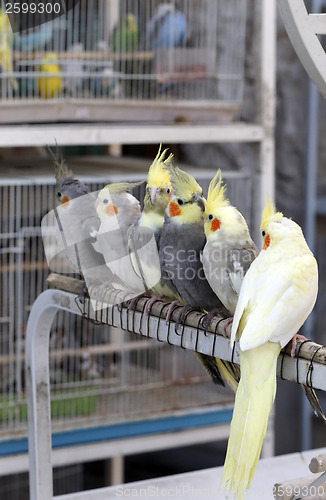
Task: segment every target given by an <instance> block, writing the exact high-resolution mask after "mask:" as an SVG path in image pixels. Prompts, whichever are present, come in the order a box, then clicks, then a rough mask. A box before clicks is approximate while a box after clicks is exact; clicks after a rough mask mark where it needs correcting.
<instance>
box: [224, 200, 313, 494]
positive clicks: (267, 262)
mask: <svg viewBox="0 0 326 500" xmlns="http://www.w3.org/2000/svg"><path fill="white" fill-rule="evenodd" d="M261 231H262V236H263V242H264V245H263V249H262V251H261V252H260V254H259V255H258V257H257V258H256V260H254V262H253V263H252V264H251V266H250V268H249V270H248V272H247V274H246V275H245V277H244V280H243V283H242V287H241V291H240V295H239V300H238V303H237V307H236V310H235V314H234V319H233V324H232V332H231V348H232V346H233V344H234V342H235V340H236V339H239V347H240V367H241V380H240V383H239V386H238V390H237V393H236V399H235V406H234V411H233V418H232V422H231V430H230V438H229V442H228V448H227V454H226V459H225V464H224V470H223V476H222V484H223V486H224V487H225V488H226V490H227V491H229V492H230V493H231V494H232V495H234V496H236V497H237V498H238V499H242V498H243V496H244V493H245V491H246V489H247V488H248V487H249V485H250V482H251V480H252V478H253V475H254V473H255V470H256V466H257V463H258V459H259V455H260V451H261V447H262V444H263V439H264V436H265V433H266V427H267V422H268V415H269V412H270V410H271V407H272V404H273V401H274V398H275V393H276V361H277V357H278V355H279V353H280V350H281V348H282V347H284V346H285V345H286V344H287V343H288V342H289V341H290V340H291V339H292V338H293V337H294V338H295V335H296V333H297V332H298V330H299V328H300V327H301V326H302V324H303V323H304V321H305V320H306V318H307V317H308V315H309V314H310V312H311V310H312V308H313V306H314V304H315V301H316V297H317V290H318V269H317V262H316V260H315V258H314V256H313V254H312V253H311V251H310V249H309V248H308V245H307V243H306V241H305V239H304V236H303V234H302V231H301V228H300V227H299V226H298V225H297V224H296V223H295V222H294V221H292V220H290V219H287V218H286V217H284V216H283V214H282V213H280V212H276V209H275V206H274V204H273V203H272V202H271V201H269V202H267V204H266V206H265V208H264V210H263V214H262V224H261Z"/></svg>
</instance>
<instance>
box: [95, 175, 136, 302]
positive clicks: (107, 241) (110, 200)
mask: <svg viewBox="0 0 326 500" xmlns="http://www.w3.org/2000/svg"><path fill="white" fill-rule="evenodd" d="M138 184H139V183H127V182H123V183H117V184H109V185H108V186H106V187H104V188H103V189H102V190H101V191H100V193H99V195H98V197H97V201H96V206H97V208H96V210H97V214H98V216H99V218H100V221H101V225H100V227H99V230H98V233H97V243H96V249H97V250H98V251H100V252H101V253H102V255H103V256H104V259H105V262H106V265H107V266H108V268H109V269H110V270H111V271H112V273H113V274H115V275H116V276H118V278H119V280H120V281H121V282H122V284H123V286H124V287H125V289H126V290H130V291H132V292H134V293H135V294H136V295H137V294H140V293H143V292H144V291H145V287H144V283H143V280H142V279H141V278H140V277H139V276H138V275H137V274H136V272H135V270H134V268H133V265H132V263H131V260H130V255H129V249H128V237H127V233H128V229H129V228H130V226H131V225H133V224H135V223H136V222H137V221H138V219H139V217H140V215H141V210H140V204H139V201H138V200H137V198H135V197H134V196H133V195H132V194H130V193H129V192H128V191H130V190H131V189H132V188H134V187H135V186H137V185H138Z"/></svg>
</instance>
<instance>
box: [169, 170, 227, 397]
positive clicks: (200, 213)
mask: <svg viewBox="0 0 326 500" xmlns="http://www.w3.org/2000/svg"><path fill="white" fill-rule="evenodd" d="M170 177H171V182H172V188H173V194H172V197H171V200H170V203H169V205H168V207H167V209H166V212H165V220H164V225H163V228H162V235H161V240H160V251H159V254H160V263H161V272H162V281H163V283H164V284H165V285H167V286H168V287H169V288H170V289H171V290H172V292H173V293H174V294H175V296H176V297H180V298H181V303H183V304H186V305H187V306H190V307H192V308H196V309H199V310H211V309H215V308H219V307H221V308H222V309H223V306H222V304H221V302H220V300H219V299H218V298H217V296H216V294H215V293H214V292H213V290H212V289H211V287H210V285H209V283H208V281H207V280H206V278H205V275H204V270H203V266H202V263H201V260H200V254H201V252H202V250H203V248H204V246H205V243H206V238H205V233H204V210H205V199H204V197H203V196H202V188H201V187H200V186H199V184H198V183H197V182H196V180H195V179H194V177H192V176H191V175H190V174H188V173H187V172H184V171H182V170H181V169H179V168H178V167H170ZM172 307H173V303H172V304H171V307H170V310H169V313H170V312H171V309H172ZM198 357H199V358H200V360H201V361H202V362H203V364H204V366H205V368H206V369H207V371H208V372H209V374H210V375H211V377H212V379H213V381H214V382H216V383H220V384H223V385H224V381H223V379H222V377H221V373H220V371H221V370H222V371H223V374H225V373H224V372H225V370H226V366H228V368H229V365H228V363H222V362H221V361H220V360H217V361H215V360H214V358H211V357H210V356H207V357H206V356H203V355H198ZM217 364H219V368H218V367H217ZM230 367H231V365H230ZM227 370H228V369H227ZM228 371H229V370H228ZM231 372H232V369H231ZM225 375H226V374H225ZM229 377H230V373H228V374H227V376H226V379H227V381H228V383H229V380H228V378H229ZM230 384H231V385H232V388H233V389H234V390H235V388H236V383H235V381H234V380H233V379H232V381H231V382H230Z"/></svg>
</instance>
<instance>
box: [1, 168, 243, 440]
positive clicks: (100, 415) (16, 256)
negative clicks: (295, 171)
mask: <svg viewBox="0 0 326 500" xmlns="http://www.w3.org/2000/svg"><path fill="white" fill-rule="evenodd" d="M135 176H136V174H135V173H133V174H128V175H125V176H123V175H122V174H120V180H121V179H124V180H127V178H128V180H130V178H131V177H134V178H135ZM212 176H213V175H212V173H211V171H206V173H205V172H204V171H203V172H201V173H200V174H199V175H197V177H198V180H199V182H200V184H202V185H203V187H204V190H205V186H207V185H208V182H209V180H210V179H211V178H212ZM78 177H80V178H81V180H83V181H85V182H87V183H88V184H89V186H90V188H91V189H94V190H95V189H100V188H102V187H103V186H104V185H105V184H107V183H108V182H109V181H112V180H115V181H116V180H117V179H116V178H115V177H114V176H113V175H111V176H110V174H103V170H102V171H101V172H99V173H98V172H96V171H93V172H92V175H91V176H90V175H88V176H87V177H86V176H78ZM141 178H142V175H140V174H139V175H138V180H139V179H141ZM225 178H226V181H227V185H228V196H230V199H231V201H232V202H233V203H237V204H238V206H239V208H241V209H242V210H243V213H244V215H245V216H247V217H249V214H250V209H251V207H250V206H247V207H246V205H248V202H247V201H246V200H248V194H249V193H250V192H251V179H250V176H249V175H248V174H246V173H239V172H237V173H229V174H226V176H225ZM137 189H138V193H136V195H138V197H139V198H140V199H142V197H143V195H144V191H143V190H144V186H140V187H138V188H137ZM206 189H207V187H206ZM54 204H55V196H54V179H53V178H52V176H46V175H39V174H35V176H33V175H32V174H31V170H29V171H26V172H24V171H22V170H21V169H20V170H19V175H15V176H6V175H5V174H2V176H1V177H0V213H1V219H0V221H1V223H0V224H1V228H0V297H1V300H0V342H1V345H0V353H1V354H0V439H9V438H10V437H12V438H13V437H17V436H24V435H27V409H26V398H25V375H24V351H25V328H26V323H27V318H28V313H29V311H30V309H31V306H32V304H33V302H34V300H35V299H36V298H37V296H38V295H39V294H40V293H41V292H42V291H43V290H45V289H46V278H47V276H48V274H49V271H48V268H47V264H46V260H45V256H44V253H43V244H42V239H41V230H40V222H41V218H42V217H43V216H44V215H45V214H46V213H47V212H48V211H49V210H50V209H52V208H53V206H54ZM50 381H51V413H52V429H53V431H58V430H65V429H71V428H77V427H78V426H82V427H85V426H97V425H105V424H110V423H114V422H121V421H122V420H123V421H133V420H137V419H142V418H145V417H152V416H154V415H160V416H162V415H164V414H165V415H168V414H172V413H173V412H176V411H185V410H187V409H189V408H194V407H202V406H207V405H216V404H218V403H221V404H225V403H226V402H230V401H232V399H230V393H229V392H228V391H227V390H217V388H216V387H215V386H214V385H213V384H212V383H211V381H210V380H209V378H208V377H207V375H206V374H205V372H204V371H203V369H202V367H201V366H200V364H199V363H198V361H197V360H196V358H195V356H194V355H193V353H191V352H189V351H185V350H183V349H178V348H175V347H173V346H170V345H168V344H166V343H162V342H158V341H155V340H153V339H148V338H143V337H140V336H138V335H132V334H130V333H126V332H121V331H120V330H119V329H116V328H109V327H105V326H97V325H94V324H92V323H90V322H89V321H87V320H85V319H83V318H82V317H79V316H76V315H72V314H68V313H64V312H62V311H61V312H59V313H58V314H57V316H56V319H55V322H54V324H53V327H52V331H51V337H50Z"/></svg>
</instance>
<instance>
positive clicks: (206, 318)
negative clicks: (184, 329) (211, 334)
mask: <svg viewBox="0 0 326 500" xmlns="http://www.w3.org/2000/svg"><path fill="white" fill-rule="evenodd" d="M216 314H219V315H220V314H221V311H220V310H219V309H218V308H215V309H213V310H212V311H210V312H209V313H207V314H206V315H205V316H204V317H203V319H202V320H201V324H202V325H203V328H204V330H205V332H206V331H207V330H208V327H209V325H210V324H211V321H212V319H213V318H214V316H215V315H216Z"/></svg>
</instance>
